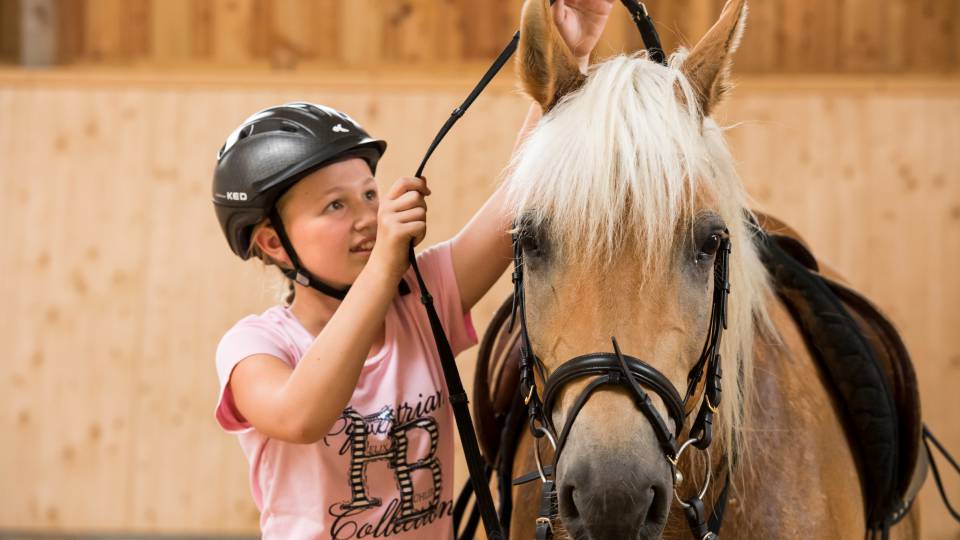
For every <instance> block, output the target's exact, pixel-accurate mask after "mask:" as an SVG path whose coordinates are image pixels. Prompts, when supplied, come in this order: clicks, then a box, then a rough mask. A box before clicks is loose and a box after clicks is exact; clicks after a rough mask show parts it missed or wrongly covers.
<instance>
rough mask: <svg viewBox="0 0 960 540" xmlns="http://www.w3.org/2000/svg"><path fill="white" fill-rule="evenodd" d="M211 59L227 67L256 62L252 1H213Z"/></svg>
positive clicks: (255, 29) (255, 28)
mask: <svg viewBox="0 0 960 540" xmlns="http://www.w3.org/2000/svg"><path fill="white" fill-rule="evenodd" d="M210 6H211V9H212V16H213V18H212V26H211V30H212V39H213V48H212V51H211V52H212V59H213V60H215V61H216V62H218V63H222V64H225V65H244V64H250V63H252V62H253V61H254V56H253V48H252V42H253V36H254V35H255V33H256V31H257V27H256V23H257V21H255V20H254V19H253V7H254V2H253V0H211V2H210Z"/></svg>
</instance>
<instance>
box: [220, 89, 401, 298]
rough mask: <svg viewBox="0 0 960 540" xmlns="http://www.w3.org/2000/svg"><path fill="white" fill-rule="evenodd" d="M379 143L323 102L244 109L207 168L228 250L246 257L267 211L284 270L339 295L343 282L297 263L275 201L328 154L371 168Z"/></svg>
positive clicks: (326, 160) (302, 281) (304, 282)
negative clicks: (333, 282)
mask: <svg viewBox="0 0 960 540" xmlns="http://www.w3.org/2000/svg"><path fill="white" fill-rule="evenodd" d="M386 149H387V143H385V142H384V141H382V140H379V139H374V138H372V137H370V135H369V134H367V132H366V131H364V129H363V128H362V127H361V126H360V125H359V124H358V123H356V122H355V121H354V120H353V119H352V118H350V117H349V116H347V115H346V114H344V113H342V112H339V111H337V110H334V109H331V108H330V107H324V106H323V105H314V104H312V103H287V104H285V105H280V106H277V107H270V108H268V109H264V110H262V111H260V112H257V113H255V114H254V115H252V116H250V117H249V118H247V119H246V120H245V121H244V122H243V124H241V125H240V127H238V128H237V129H236V130H234V132H233V133H231V134H230V136H229V137H227V140H226V142H225V143H223V146H222V147H221V148H220V151H219V152H218V153H217V167H216V169H215V171H214V174H213V206H214V209H215V210H216V213H217V220H218V221H219V222H220V227H221V229H222V230H223V233H224V235H225V236H226V237H227V242H228V243H229V244H230V249H231V250H233V252H234V253H236V254H237V255H238V256H239V257H240V258H241V259H244V260H246V259H248V258H249V257H250V242H251V233H252V232H253V228H254V226H255V225H256V224H257V223H260V222H261V221H262V220H263V219H264V218H269V219H270V221H271V224H272V225H273V227H274V229H276V231H277V235H278V236H279V237H280V242H281V243H282V244H283V247H284V249H285V250H286V252H287V255H288V256H289V257H290V261H291V262H292V263H293V266H294V268H292V269H284V274H285V275H286V276H287V277H289V278H290V279H292V280H294V281H296V282H297V283H300V284H301V285H304V286H308V287H312V288H314V289H317V290H318V291H320V292H322V293H324V294H327V295H329V296H333V297H334V298H339V299H343V297H344V296H346V293H347V290H349V287H348V288H347V289H336V288H334V287H332V286H330V285H327V284H325V283H323V282H321V281H319V280H318V279H316V278H315V277H314V276H313V275H312V274H311V273H310V272H309V271H307V270H306V269H305V268H304V267H303V264H302V263H301V262H300V258H299V257H298V256H297V253H296V251H295V250H294V249H293V245H292V244H291V243H290V240H289V238H288V237H287V234H286V231H285V229H284V227H283V222H282V220H281V219H280V214H279V212H277V210H276V203H277V200H279V199H280V197H281V196H282V195H283V194H284V193H285V192H286V191H287V190H288V189H290V188H291V187H292V186H293V185H294V184H296V183H297V182H298V181H300V180H301V179H302V178H303V177H305V176H307V175H308V174H310V173H311V172H313V171H315V170H317V169H319V168H320V167H323V166H325V165H329V164H330V163H333V162H335V161H340V160H342V159H346V158H351V157H357V158H361V159H363V160H364V161H366V162H367V164H368V165H369V166H370V170H371V171H373V172H374V173H375V172H376V170H377V162H378V161H379V160H380V157H381V156H382V155H383V153H384V152H385V151H386Z"/></svg>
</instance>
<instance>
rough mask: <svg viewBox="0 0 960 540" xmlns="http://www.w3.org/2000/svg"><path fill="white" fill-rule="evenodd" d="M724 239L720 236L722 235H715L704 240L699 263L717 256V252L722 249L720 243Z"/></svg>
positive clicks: (698, 257)
mask: <svg viewBox="0 0 960 540" xmlns="http://www.w3.org/2000/svg"><path fill="white" fill-rule="evenodd" d="M722 240H723V238H722V237H721V236H720V233H713V234H711V235H710V236H708V237H707V239H706V240H704V242H703V244H701V245H700V250H699V251H698V252H697V262H702V261H705V260H707V259H709V258H711V257H713V256H714V255H716V254H717V250H718V249H720V242H721V241H722Z"/></svg>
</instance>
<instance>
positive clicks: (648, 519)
mask: <svg viewBox="0 0 960 540" xmlns="http://www.w3.org/2000/svg"><path fill="white" fill-rule="evenodd" d="M666 501H667V498H666V497H665V496H664V493H663V490H662V489H661V488H660V486H651V487H650V506H649V507H647V513H646V516H644V520H643V523H654V524H659V523H663V522H664V521H665V520H666V517H667V505H666Z"/></svg>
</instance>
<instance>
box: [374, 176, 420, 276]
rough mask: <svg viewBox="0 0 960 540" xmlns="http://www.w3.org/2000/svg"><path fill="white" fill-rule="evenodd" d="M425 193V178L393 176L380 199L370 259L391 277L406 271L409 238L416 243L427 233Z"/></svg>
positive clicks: (408, 263)
mask: <svg viewBox="0 0 960 540" xmlns="http://www.w3.org/2000/svg"><path fill="white" fill-rule="evenodd" d="M427 195H430V189H429V188H428V187H427V181H426V179H423V178H410V177H405V178H399V179H397V181H396V182H394V183H393V185H392V186H390V189H389V190H388V191H387V195H386V197H384V198H383V199H381V201H380V210H379V212H378V214H377V242H376V244H374V246H373V252H372V253H371V255H370V261H371V262H372V261H374V260H376V261H377V263H378V264H382V265H384V267H385V269H386V270H387V272H389V274H390V276H391V277H395V278H396V279H400V276H402V275H403V273H404V272H406V271H407V267H408V266H409V265H410V261H409V260H408V259H407V250H408V249H409V246H410V242H411V241H412V242H413V244H414V245H417V244H419V243H420V242H421V241H422V240H423V237H424V236H425V235H426V234H427V202H426V196H427Z"/></svg>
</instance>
